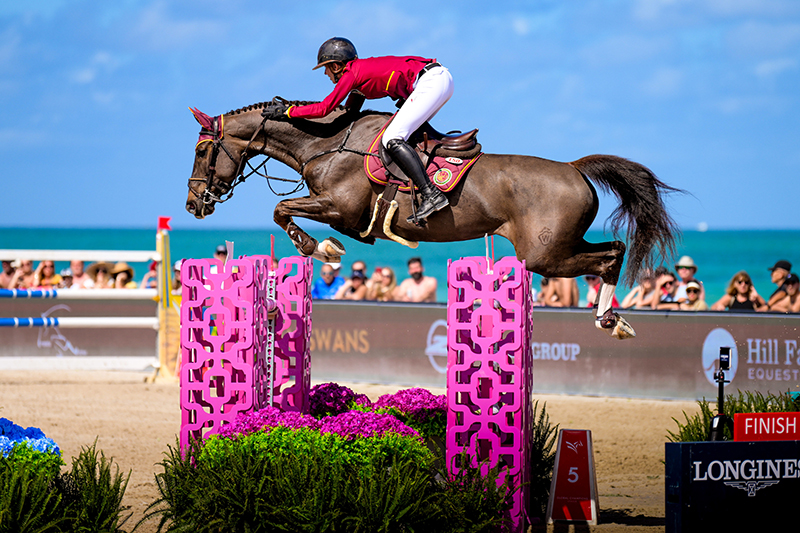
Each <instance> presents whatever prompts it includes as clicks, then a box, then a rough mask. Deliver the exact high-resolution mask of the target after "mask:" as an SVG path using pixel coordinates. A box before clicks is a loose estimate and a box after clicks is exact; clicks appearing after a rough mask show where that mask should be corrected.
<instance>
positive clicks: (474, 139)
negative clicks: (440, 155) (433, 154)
mask: <svg viewBox="0 0 800 533" xmlns="http://www.w3.org/2000/svg"><path fill="white" fill-rule="evenodd" d="M411 143H415V144H416V145H417V150H418V151H420V152H427V151H428V147H429V146H430V147H431V149H433V148H435V147H436V146H438V145H441V147H442V148H444V149H445V150H450V151H452V152H469V151H472V149H473V148H475V146H477V144H478V129H477V128H475V129H474V130H472V131H468V132H466V133H461V132H460V131H455V132H449V133H440V132H438V131H436V130H435V129H434V128H433V126H431V125H430V123H428V122H426V123H424V124H423V125H422V126H420V127H419V128H418V129H417V131H415V132H414V133H413V134H412V135H411V138H410V139H409V144H411Z"/></svg>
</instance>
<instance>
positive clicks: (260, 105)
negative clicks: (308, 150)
mask: <svg viewBox="0 0 800 533" xmlns="http://www.w3.org/2000/svg"><path fill="white" fill-rule="evenodd" d="M286 103H287V104H288V105H298V106H300V105H308V104H317V103H319V102H314V101H305V100H292V101H291V102H289V101H287V102H286ZM271 105H272V101H269V102H259V103H257V104H252V105H249V106H245V107H240V108H239V109H234V110H233V111H228V112H227V113H225V114H226V115H238V114H240V113H244V112H246V111H253V110H256V109H264V108H266V107H269V106H271ZM336 109H337V110H342V109H344V106H342V105H340V106H338V107H336Z"/></svg>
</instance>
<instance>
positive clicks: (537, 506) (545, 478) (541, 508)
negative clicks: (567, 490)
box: [528, 400, 558, 518]
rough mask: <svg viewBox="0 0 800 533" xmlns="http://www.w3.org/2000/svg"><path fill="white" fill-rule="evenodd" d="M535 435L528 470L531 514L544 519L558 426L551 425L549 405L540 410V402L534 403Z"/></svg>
mask: <svg viewBox="0 0 800 533" xmlns="http://www.w3.org/2000/svg"><path fill="white" fill-rule="evenodd" d="M532 411H533V434H532V435H531V442H530V444H531V448H530V455H529V456H528V468H529V469H530V486H529V487H528V494H529V495H530V513H531V516H532V517H539V518H544V516H545V514H546V513H547V500H548V499H549V497H550V482H551V481H552V479H553V466H554V465H555V462H556V439H557V438H558V424H556V425H553V424H551V423H550V415H548V414H547V403H544V404H542V408H541V410H539V401H538V400H536V401H534V402H533V409H532Z"/></svg>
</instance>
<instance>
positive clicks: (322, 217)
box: [186, 103, 678, 338]
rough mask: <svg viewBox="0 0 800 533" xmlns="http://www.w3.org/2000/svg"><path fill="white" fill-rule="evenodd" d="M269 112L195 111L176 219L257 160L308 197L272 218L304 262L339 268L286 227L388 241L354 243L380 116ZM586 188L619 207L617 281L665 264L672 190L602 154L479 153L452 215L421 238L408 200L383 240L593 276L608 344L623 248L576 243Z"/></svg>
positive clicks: (212, 199)
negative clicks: (489, 251) (290, 173)
mask: <svg viewBox="0 0 800 533" xmlns="http://www.w3.org/2000/svg"><path fill="white" fill-rule="evenodd" d="M269 105H270V104H269V103H261V104H255V105H252V106H249V107H246V108H242V109H237V110H235V111H231V112H230V113H228V114H226V115H222V116H220V117H214V118H212V117H209V116H207V115H204V114H203V113H200V112H199V111H197V110H195V111H194V113H195V117H196V118H197V120H198V122H200V124H201V126H202V127H203V128H202V130H201V132H200V134H201V137H200V139H201V141H200V142H198V144H197V146H196V149H195V159H194V168H193V170H192V177H191V178H190V179H189V196H188V199H187V202H186V210H187V211H189V213H191V214H193V215H194V216H195V217H197V218H204V217H205V216H207V215H210V214H211V213H213V212H214V206H215V204H216V203H219V202H221V201H225V200H226V199H227V198H228V197H229V195H230V194H231V193H232V188H233V187H234V186H235V185H237V184H239V183H240V182H242V181H243V180H244V178H246V177H247V175H249V174H247V175H244V174H243V171H244V167H245V165H246V164H249V163H248V161H249V159H250V158H252V157H254V156H256V155H258V154H262V155H265V156H267V158H274V159H276V160H278V161H281V162H282V163H284V164H286V165H288V166H289V167H291V168H293V169H294V170H296V171H297V172H298V173H299V174H300V176H301V179H302V180H303V181H304V182H305V185H306V186H307V187H308V192H309V194H308V196H305V197H303V198H292V199H288V200H283V201H281V202H279V203H278V204H277V206H276V207H275V213H274V218H275V222H277V223H278V225H279V226H280V227H281V228H283V229H284V230H285V231H286V233H287V234H288V235H289V238H290V239H291V240H292V242H293V243H294V245H295V246H296V247H297V250H298V251H299V252H300V253H301V254H302V255H304V256H313V257H315V258H317V259H320V260H323V261H338V259H339V257H340V256H341V255H342V254H344V253H345V250H344V246H343V245H342V244H341V243H340V242H339V241H337V240H336V239H333V238H329V239H325V240H324V241H323V242H322V243H319V242H317V241H316V240H315V239H314V238H312V237H311V236H310V235H308V234H307V233H306V232H305V231H303V230H302V229H301V228H300V227H299V226H297V224H295V222H294V220H293V218H292V217H295V216H297V217H303V218H308V219H311V220H316V221H318V222H322V223H325V224H329V225H330V226H331V227H332V228H333V229H335V230H337V231H339V232H341V233H343V234H345V235H348V236H350V237H352V238H355V239H357V240H359V241H362V242H368V243H373V242H374V239H375V238H376V237H377V238H386V235H385V233H384V231H383V228H381V227H379V226H380V224H376V225H374V227H372V229H371V231H370V233H369V234H368V235H366V236H365V237H361V236H359V233H361V232H364V231H365V230H366V229H368V228H370V227H371V226H370V220H371V215H372V213H373V206H374V204H375V202H376V200H377V197H378V195H379V194H380V193H381V192H382V190H383V187H382V186H379V185H377V184H374V183H372V182H370V181H368V180H367V177H366V175H365V173H364V169H363V168H364V162H363V153H364V152H363V151H365V150H366V149H367V147H368V146H369V144H370V142H371V141H372V140H373V139H374V138H375V137H376V135H377V134H378V132H379V131H380V129H381V128H382V127H383V126H384V125H385V123H386V122H387V120H388V119H389V118H390V116H389V115H388V114H386V113H377V112H371V111H365V112H361V113H349V112H346V111H345V110H344V109H341V108H340V109H339V110H337V111H334V112H333V113H331V114H330V115H329V116H328V117H326V118H325V119H321V120H304V119H294V120H290V121H273V120H265V119H263V118H262V116H261V111H262V110H263V109H264V108H265V107H267V106H269ZM204 141H208V142H204ZM254 171H256V172H257V169H254ZM250 174H252V172H250ZM264 175H265V176H266V174H264ZM268 179H270V178H268ZM298 181H300V180H298ZM592 182H594V183H595V184H596V185H598V186H599V187H601V188H602V189H603V190H605V191H611V192H613V193H614V194H615V195H616V196H617V198H618V199H619V202H620V204H619V206H618V207H617V209H616V210H615V211H614V213H613V214H612V217H611V219H610V222H611V228H612V229H613V231H614V234H615V235H616V234H617V233H618V231H619V229H620V228H622V227H623V226H625V225H626V226H627V241H628V243H629V245H630V251H629V258H628V264H627V269H626V271H625V276H624V279H625V280H626V281H628V282H629V283H630V282H632V281H633V280H634V279H635V278H636V274H637V272H638V271H639V269H640V268H648V267H651V266H652V265H653V263H654V261H655V256H656V255H657V254H660V255H661V256H662V257H668V256H670V255H672V253H674V241H675V237H676V233H677V230H676V227H675V224H674V223H673V221H672V219H671V218H670V216H669V215H668V213H667V211H666V209H665V206H664V203H663V200H662V196H663V194H664V193H667V192H673V191H677V190H678V189H674V188H672V187H670V186H668V185H665V184H664V183H663V182H661V181H660V180H659V179H658V178H657V177H656V176H655V175H654V174H653V173H652V172H651V171H650V170H649V169H648V168H646V167H644V166H642V165H640V164H638V163H634V162H632V161H629V160H627V159H623V158H620V157H616V156H608V155H591V156H587V157H584V158H582V159H579V160H577V161H573V162H571V163H559V162H556V161H549V160H547V159H540V158H538V157H531V156H521V155H499V154H488V153H487V154H484V155H483V156H482V157H481V158H480V159H479V160H478V161H477V162H476V163H475V165H474V166H473V167H472V169H471V170H470V171H469V174H468V175H467V177H466V178H465V179H463V180H462V181H461V182H460V183H459V184H458V185H457V186H456V187H455V188H454V189H453V191H451V192H450V193H448V197H449V199H450V206H449V207H448V208H445V209H443V210H442V211H439V212H437V213H435V214H433V215H431V216H430V217H429V218H428V224H427V226H425V227H419V226H417V225H414V224H409V223H407V222H406V217H407V216H408V215H410V214H411V211H412V207H411V199H410V197H409V196H408V195H399V196H398V203H399V207H398V210H397V211H398V212H397V213H395V214H394V218H393V219H392V223H391V231H393V232H394V233H395V234H396V235H397V236H399V237H401V238H403V239H407V240H409V241H429V242H450V241H461V240H467V239H475V238H479V237H483V236H484V235H485V234H490V235H501V236H503V237H505V238H507V239H508V240H509V241H511V243H512V244H513V245H514V249H515V251H516V254H517V257H518V258H519V259H524V260H525V261H526V266H527V268H528V269H529V270H531V271H532V272H536V273H538V274H541V275H542V276H546V277H569V278H571V277H578V276H581V275H585V274H594V275H596V276H600V277H601V278H602V279H603V281H604V285H603V288H602V289H601V291H600V295H599V297H598V301H597V302H596V303H597V305H598V309H597V312H596V316H597V320H596V325H597V327H598V328H601V329H603V330H605V331H607V332H608V333H610V334H611V335H612V336H614V337H616V338H627V337H630V336H633V335H634V333H633V330H632V328H630V326H629V325H628V324H627V322H626V321H625V320H624V319H622V317H620V316H619V315H617V314H616V313H614V312H613V311H612V309H611V301H612V298H613V296H614V291H615V288H616V285H617V284H618V282H619V281H620V274H621V270H622V264H623V258H624V255H625V251H626V245H625V244H624V243H623V242H621V241H618V240H616V241H611V242H603V243H598V244H595V243H590V242H587V241H586V240H584V235H585V233H586V231H587V230H588V229H589V226H590V225H591V224H592V221H593V220H594V218H595V216H596V215H597V207H598V199H597V192H596V191H595V188H594V186H593V185H592ZM226 195H228V196H226Z"/></svg>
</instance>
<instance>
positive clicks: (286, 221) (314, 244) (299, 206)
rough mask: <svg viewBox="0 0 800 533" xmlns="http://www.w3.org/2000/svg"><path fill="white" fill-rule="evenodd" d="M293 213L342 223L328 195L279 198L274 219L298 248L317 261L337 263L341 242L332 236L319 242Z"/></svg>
mask: <svg viewBox="0 0 800 533" xmlns="http://www.w3.org/2000/svg"><path fill="white" fill-rule="evenodd" d="M293 216H298V217H302V218H307V219H309V220H315V221H317V222H322V223H324V224H329V225H331V224H337V225H344V222H343V218H342V216H341V215H340V213H339V212H338V210H337V209H336V206H335V205H334V204H333V202H331V201H330V198H328V197H326V196H317V197H314V198H311V197H309V196H306V197H304V198H292V199H289V200H283V201H281V202H278V205H276V206H275V213H274V219H275V222H276V223H277V224H278V225H279V226H280V227H281V228H283V230H284V231H285V232H286V234H287V235H289V238H290V239H291V240H292V243H293V244H294V246H295V248H297V251H298V252H300V254H301V255H303V256H305V257H313V258H315V259H319V260H320V261H325V262H330V263H338V262H339V261H340V258H341V256H343V255H344V254H345V249H344V245H343V244H342V243H341V242H339V241H338V240H336V239H334V238H333V237H328V238H327V239H325V240H323V241H322V242H318V241H317V240H316V239H315V238H313V237H312V236H311V235H309V234H308V233H306V232H305V231H304V230H303V229H302V228H300V226H298V225H297V224H295V223H294V220H293V219H292V217H293Z"/></svg>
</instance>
